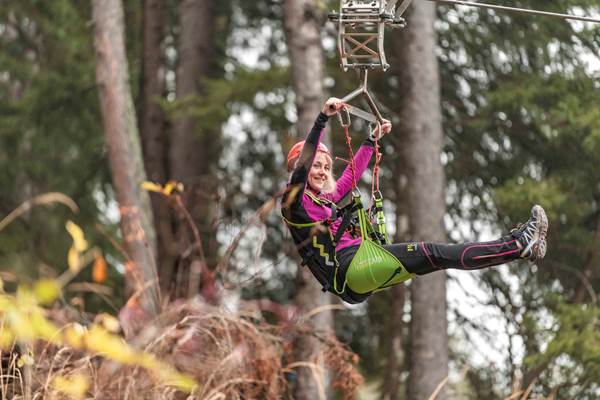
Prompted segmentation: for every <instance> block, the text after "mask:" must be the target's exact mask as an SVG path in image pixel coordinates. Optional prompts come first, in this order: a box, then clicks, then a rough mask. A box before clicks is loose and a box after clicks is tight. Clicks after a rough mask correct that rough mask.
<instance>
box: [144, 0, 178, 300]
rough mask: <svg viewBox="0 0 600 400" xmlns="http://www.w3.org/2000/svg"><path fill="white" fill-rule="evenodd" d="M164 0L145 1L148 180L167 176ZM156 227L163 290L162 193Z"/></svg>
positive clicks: (168, 260)
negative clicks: (164, 109) (162, 104)
mask: <svg viewBox="0 0 600 400" xmlns="http://www.w3.org/2000/svg"><path fill="white" fill-rule="evenodd" d="M163 3H164V2H163V0H144V2H143V20H142V21H143V32H142V33H143V61H142V72H141V78H140V104H139V116H140V117H139V125H140V137H141V139H142V150H143V153H144V165H145V167H146V174H147V175H148V180H150V181H152V182H156V183H159V184H161V185H162V184H165V183H166V180H167V171H166V166H167V148H168V147H167V146H168V143H167V140H166V132H165V116H164V113H163V110H162V109H161V107H160V105H159V99H161V98H162V97H163V96H164V91H165V80H164V66H163V49H162V43H163V39H164V34H165V22H164V18H163V15H164V12H165V10H164V7H163ZM150 199H151V201H152V211H153V215H154V227H155V230H156V237H157V240H156V249H155V254H156V260H157V268H158V276H159V279H160V283H161V288H162V289H163V290H168V287H169V283H170V280H169V279H165V275H169V274H168V273H165V269H167V271H169V270H170V269H172V265H173V262H174V256H173V253H175V251H176V249H174V245H175V244H174V241H173V234H172V232H171V212H170V207H169V205H168V204H167V202H166V201H165V199H164V198H163V197H162V196H159V195H151V196H150Z"/></svg>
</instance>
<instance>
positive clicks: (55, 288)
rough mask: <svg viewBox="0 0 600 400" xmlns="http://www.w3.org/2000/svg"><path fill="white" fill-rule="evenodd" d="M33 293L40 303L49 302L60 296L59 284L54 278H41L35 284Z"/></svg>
mask: <svg viewBox="0 0 600 400" xmlns="http://www.w3.org/2000/svg"><path fill="white" fill-rule="evenodd" d="M33 293H35V297H36V298H37V299H38V301H39V302H40V304H50V303H52V302H53V301H54V300H56V299H57V298H58V296H60V286H59V284H58V282H56V281H55V280H52V279H42V280H40V281H38V282H37V283H36V284H35V286H34V288H33Z"/></svg>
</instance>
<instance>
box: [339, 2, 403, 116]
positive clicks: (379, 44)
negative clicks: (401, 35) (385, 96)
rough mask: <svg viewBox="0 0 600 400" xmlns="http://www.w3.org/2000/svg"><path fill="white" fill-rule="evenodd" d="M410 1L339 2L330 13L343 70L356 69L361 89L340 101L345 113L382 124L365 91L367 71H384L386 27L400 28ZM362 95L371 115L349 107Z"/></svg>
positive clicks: (371, 100) (385, 65) (369, 95)
mask: <svg viewBox="0 0 600 400" xmlns="http://www.w3.org/2000/svg"><path fill="white" fill-rule="evenodd" d="M411 1H412V0H389V1H388V0H340V9H339V12H332V13H330V14H329V19H330V20H332V21H334V22H337V23H338V53H339V57H340V66H341V67H342V69H343V70H344V71H348V70H349V69H353V70H358V71H359V73H360V82H361V84H360V86H359V87H358V88H357V89H356V90H354V91H352V92H351V93H349V94H348V95H347V96H345V97H344V98H342V101H343V102H344V103H346V105H347V109H348V112H349V113H350V114H352V115H355V116H357V117H359V118H362V119H364V120H366V121H368V122H370V123H372V124H375V123H377V122H382V120H383V118H382V117H381V113H380V112H379V109H378V108H377V105H376V104H375V101H374V100H373V97H372V96H371V94H370V93H369V91H368V88H367V80H368V71H369V70H373V69H380V70H382V71H386V70H387V69H388V68H389V67H390V64H389V63H388V62H387V59H386V57H385V47H384V44H385V29H386V27H388V26H389V27H392V28H403V27H404V26H406V21H405V20H404V18H402V15H403V14H404V12H405V11H406V9H407V8H408V6H409V5H410V3H411ZM360 95H363V96H364V98H365V100H366V102H367V104H368V106H369V108H370V111H371V112H370V113H369V112H366V111H363V110H361V109H359V108H357V107H354V106H352V105H350V104H348V102H349V101H351V100H353V99H355V98H356V97H358V96H360Z"/></svg>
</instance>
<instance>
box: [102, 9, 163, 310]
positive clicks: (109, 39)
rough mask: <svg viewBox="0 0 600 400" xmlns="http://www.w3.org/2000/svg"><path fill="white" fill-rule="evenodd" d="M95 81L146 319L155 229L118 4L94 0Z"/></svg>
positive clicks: (134, 283) (155, 297)
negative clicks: (145, 182)
mask: <svg viewBox="0 0 600 400" xmlns="http://www.w3.org/2000/svg"><path fill="white" fill-rule="evenodd" d="M92 8H93V10H92V12H93V20H94V46H95V50H96V57H97V66H96V80H97V84H98V91H99V95H100V105H101V109H102V119H103V123H104V131H105V134H106V145H107V147H108V158H109V162H110V167H111V171H112V180H113V185H114V188H115V192H116V196H117V201H118V203H119V211H120V213H121V222H120V224H121V231H122V235H123V242H124V248H125V251H126V253H127V254H126V257H127V265H126V270H127V271H126V282H127V284H128V285H129V287H131V288H134V289H135V290H136V292H137V294H139V298H138V301H139V304H140V305H141V307H142V309H143V310H144V311H145V312H146V313H147V315H148V316H154V315H156V314H157V313H158V311H159V301H160V297H159V294H160V293H159V289H158V281H157V279H158V278H157V274H156V265H155V261H154V257H153V252H152V249H153V248H154V229H153V226H152V213H151V209H150V200H149V197H148V194H147V193H146V192H143V191H142V190H141V189H140V184H141V183H142V182H143V181H144V180H145V179H146V177H145V173H144V167H143V163H142V152H141V149H140V142H139V135H138V132H137V123H136V116H135V110H134V106H133V100H132V97H131V87H130V83H129V72H128V64H127V57H126V55H125V44H124V43H125V40H124V31H123V8H122V4H121V2H120V0H93V1H92Z"/></svg>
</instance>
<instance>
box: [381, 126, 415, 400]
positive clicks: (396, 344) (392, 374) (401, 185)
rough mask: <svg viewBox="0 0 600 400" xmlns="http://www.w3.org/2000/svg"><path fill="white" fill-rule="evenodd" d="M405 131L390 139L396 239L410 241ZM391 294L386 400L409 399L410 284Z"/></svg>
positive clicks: (384, 382) (396, 288)
mask: <svg viewBox="0 0 600 400" xmlns="http://www.w3.org/2000/svg"><path fill="white" fill-rule="evenodd" d="M402 133H403V132H401V131H399V130H398V129H396V130H395V131H394V133H393V136H391V137H389V138H386V139H388V140H391V141H393V145H394V147H395V148H396V151H397V154H398V156H397V159H396V162H395V163H394V169H395V171H396V172H397V178H396V179H395V180H394V188H393V190H394V194H395V196H394V197H395V204H396V235H395V238H394V239H395V240H394V242H406V241H407V240H408V237H407V236H408V226H407V223H406V222H407V217H408V209H409V207H408V200H407V198H406V197H405V193H406V191H407V185H406V183H407V180H406V175H404V172H405V171H406V168H405V162H404V158H403V157H402V154H401V153H402V152H401V149H402V144H403V143H404V140H402ZM389 290H390V291H391V292H392V293H391V297H392V298H391V305H390V309H391V311H390V323H389V330H388V332H387V333H386V336H387V339H388V341H389V342H388V349H387V360H386V364H387V368H386V373H385V376H384V380H383V393H382V395H383V399H384V400H400V399H403V398H405V396H403V395H402V393H401V392H400V388H401V384H402V373H403V372H404V369H405V360H404V347H403V344H404V334H405V325H404V321H403V317H404V305H405V303H406V296H407V286H406V285H405V284H403V285H396V286H394V287H392V288H391V289H389Z"/></svg>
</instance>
